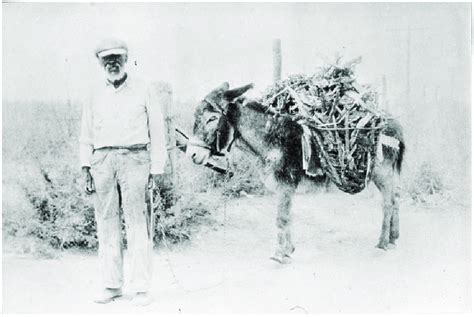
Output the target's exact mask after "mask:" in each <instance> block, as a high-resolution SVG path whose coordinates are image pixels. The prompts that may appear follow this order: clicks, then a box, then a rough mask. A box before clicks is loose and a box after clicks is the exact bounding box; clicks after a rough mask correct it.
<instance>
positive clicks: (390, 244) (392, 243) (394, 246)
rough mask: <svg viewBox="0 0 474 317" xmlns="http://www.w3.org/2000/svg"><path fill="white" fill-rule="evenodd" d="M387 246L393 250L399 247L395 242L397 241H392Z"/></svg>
mask: <svg viewBox="0 0 474 317" xmlns="http://www.w3.org/2000/svg"><path fill="white" fill-rule="evenodd" d="M387 247H388V248H389V249H392V250H393V249H395V248H396V247H397V245H396V244H395V242H390V243H389V244H388V246H387Z"/></svg>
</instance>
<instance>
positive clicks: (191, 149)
mask: <svg viewBox="0 0 474 317" xmlns="http://www.w3.org/2000/svg"><path fill="white" fill-rule="evenodd" d="M251 88H253V84H249V85H246V86H243V87H240V88H235V89H229V84H228V83H223V84H222V85H220V86H219V87H217V88H216V89H214V90H212V91H211V92H210V93H209V94H207V96H206V97H205V98H204V99H203V100H202V101H201V102H200V103H199V105H198V106H197V108H196V111H195V112H194V128H193V134H194V136H193V138H192V139H191V140H190V142H189V145H188V147H187V151H186V153H187V155H188V156H190V157H191V158H192V159H193V162H194V163H196V164H203V163H205V161H206V160H207V159H208V158H209V156H210V155H216V154H219V153H221V152H222V150H224V149H226V148H227V147H228V145H229V144H230V143H231V142H232V140H233V137H234V127H233V123H234V122H235V121H234V119H235V117H234V116H235V111H233V110H234V109H235V107H237V106H238V105H237V99H238V98H239V97H240V96H242V95H243V94H244V93H245V92H246V91H247V90H249V89H251Z"/></svg>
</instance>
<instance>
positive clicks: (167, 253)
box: [150, 187, 227, 293]
mask: <svg viewBox="0 0 474 317" xmlns="http://www.w3.org/2000/svg"><path fill="white" fill-rule="evenodd" d="M153 188H154V187H153ZM153 188H151V189H150V194H151V196H150V201H151V208H152V212H151V214H152V216H153V217H154V215H155V214H154V209H155V208H160V213H161V215H163V214H164V208H163V204H162V198H161V196H160V195H159V193H158V197H159V200H158V202H157V203H156V204H155V203H154V199H153V197H154V195H153ZM163 219H164V217H163ZM226 222H227V199H225V200H224V234H223V236H224V237H223V241H224V245H225V243H226V241H227V234H226ZM151 223H152V221H150V227H151ZM151 228H152V227H151ZM153 229H154V228H153ZM160 231H161V234H162V236H163V243H164V245H165V248H164V249H166V251H165V252H164V253H165V259H166V263H167V266H168V269H169V271H170V273H171V276H172V278H173V284H176V285H178V287H179V288H180V289H181V290H182V291H184V292H185V293H192V292H197V291H201V290H206V289H210V288H213V287H216V286H218V285H221V284H222V283H223V282H224V281H225V279H226V272H227V270H226V269H225V268H224V269H223V272H222V279H221V281H220V282H218V283H216V284H214V285H211V286H208V287H204V288H199V289H195V290H190V289H187V288H185V287H184V286H183V285H182V284H181V283H180V281H179V279H178V277H177V274H176V272H175V270H174V269H173V265H172V264H173V263H172V262H173V261H172V259H171V249H170V247H169V244H168V240H167V238H166V232H165V228H164V226H163V223H160ZM151 232H152V233H151V234H150V236H151V237H153V236H154V230H153V231H151ZM151 242H152V243H151V246H152V248H153V238H151ZM152 250H153V249H152Z"/></svg>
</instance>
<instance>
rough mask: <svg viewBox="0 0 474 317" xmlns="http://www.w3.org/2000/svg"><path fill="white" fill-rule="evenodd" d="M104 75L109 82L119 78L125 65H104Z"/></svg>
mask: <svg viewBox="0 0 474 317" xmlns="http://www.w3.org/2000/svg"><path fill="white" fill-rule="evenodd" d="M104 68H105V69H104V71H105V76H106V78H107V80H108V81H109V82H111V83H113V82H115V81H117V80H120V79H122V78H123V76H125V67H124V66H121V65H112V66H109V65H106V66H105V67H104Z"/></svg>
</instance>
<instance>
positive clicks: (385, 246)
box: [375, 241, 388, 250]
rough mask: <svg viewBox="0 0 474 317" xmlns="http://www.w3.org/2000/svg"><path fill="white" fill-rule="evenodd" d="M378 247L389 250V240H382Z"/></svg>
mask: <svg viewBox="0 0 474 317" xmlns="http://www.w3.org/2000/svg"><path fill="white" fill-rule="evenodd" d="M375 247H376V248H379V249H382V250H387V249H388V241H380V242H379V243H378V244H377V245H376V246H375Z"/></svg>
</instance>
